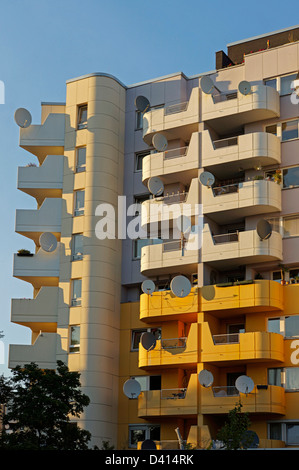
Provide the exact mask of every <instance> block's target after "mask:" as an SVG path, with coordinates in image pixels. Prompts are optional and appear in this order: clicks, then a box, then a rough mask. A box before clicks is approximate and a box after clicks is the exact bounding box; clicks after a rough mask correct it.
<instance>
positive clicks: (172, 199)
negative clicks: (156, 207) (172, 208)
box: [151, 191, 188, 204]
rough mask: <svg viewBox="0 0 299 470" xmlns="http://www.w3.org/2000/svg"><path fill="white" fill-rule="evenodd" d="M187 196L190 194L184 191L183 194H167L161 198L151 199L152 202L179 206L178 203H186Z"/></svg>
mask: <svg viewBox="0 0 299 470" xmlns="http://www.w3.org/2000/svg"><path fill="white" fill-rule="evenodd" d="M187 196H188V193H187V192H185V191H184V192H183V193H180V192H177V193H172V194H165V195H164V196H161V197H155V198H154V199H151V201H152V200H153V201H158V202H163V204H177V203H178V202H186V199H187Z"/></svg>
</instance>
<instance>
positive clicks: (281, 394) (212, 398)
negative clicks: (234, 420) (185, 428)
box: [200, 385, 286, 415]
mask: <svg viewBox="0 0 299 470" xmlns="http://www.w3.org/2000/svg"><path fill="white" fill-rule="evenodd" d="M200 390H201V392H200V393H201V413H202V414H226V413H228V412H229V411H230V410H232V409H233V408H234V407H235V405H236V403H237V402H238V401H239V399H240V400H241V403H242V405H243V408H242V412H244V413H274V414H281V415H283V414H285V411H286V406H285V390H284V388H283V387H278V386H276V385H267V386H266V388H263V389H258V388H257V386H255V387H254V390H253V391H252V392H251V393H248V394H247V395H245V394H239V392H238V390H237V389H236V388H235V387H226V386H215V387H210V388H204V387H201V389H200Z"/></svg>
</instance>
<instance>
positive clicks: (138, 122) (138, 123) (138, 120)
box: [136, 111, 143, 131]
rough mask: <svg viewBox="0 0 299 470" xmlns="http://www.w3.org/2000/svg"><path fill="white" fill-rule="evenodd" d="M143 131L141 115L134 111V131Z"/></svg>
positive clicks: (139, 112)
mask: <svg viewBox="0 0 299 470" xmlns="http://www.w3.org/2000/svg"><path fill="white" fill-rule="evenodd" d="M140 129H143V113H142V112H141V111H136V130H137V131H138V130H140Z"/></svg>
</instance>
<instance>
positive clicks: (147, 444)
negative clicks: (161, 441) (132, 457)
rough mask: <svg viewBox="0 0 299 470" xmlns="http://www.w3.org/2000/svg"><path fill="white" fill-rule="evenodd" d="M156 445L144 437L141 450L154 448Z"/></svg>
mask: <svg viewBox="0 0 299 470" xmlns="http://www.w3.org/2000/svg"><path fill="white" fill-rule="evenodd" d="M156 449H157V446H156V444H155V442H154V441H152V440H151V439H145V441H143V443H142V444H141V450H156Z"/></svg>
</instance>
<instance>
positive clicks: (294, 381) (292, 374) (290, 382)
mask: <svg viewBox="0 0 299 470" xmlns="http://www.w3.org/2000/svg"><path fill="white" fill-rule="evenodd" d="M285 376H286V383H285V389H286V390H293V391H294V390H299V367H286V369H285Z"/></svg>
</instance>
